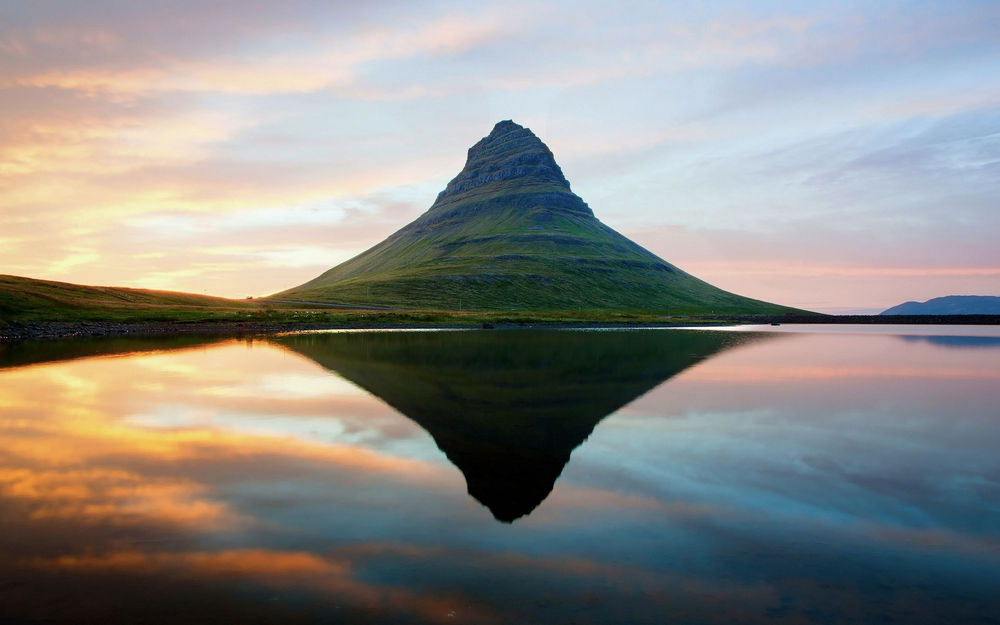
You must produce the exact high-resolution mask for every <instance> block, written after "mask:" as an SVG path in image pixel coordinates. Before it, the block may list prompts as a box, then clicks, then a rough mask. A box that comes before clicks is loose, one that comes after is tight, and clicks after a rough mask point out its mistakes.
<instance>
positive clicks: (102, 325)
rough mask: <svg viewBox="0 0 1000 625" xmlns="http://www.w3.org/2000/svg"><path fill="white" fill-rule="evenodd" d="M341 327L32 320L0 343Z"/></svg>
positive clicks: (3, 333) (2, 334) (10, 329)
mask: <svg viewBox="0 0 1000 625" xmlns="http://www.w3.org/2000/svg"><path fill="white" fill-rule="evenodd" d="M335 327H340V326H336V325H333V324H314V323H313V324H310V323H261V322H250V321H205V322H193V323H183V322H170V321H147V322H134V323H117V322H105V321H83V322H32V323H21V324H14V325H8V326H0V343H13V342H18V341H29V340H38V339H61V338H73V337H100V336H166V335H171V336H175V335H184V334H201V335H226V336H245V335H254V334H271V333H274V332H291V331H295V330H314V329H324V328H335Z"/></svg>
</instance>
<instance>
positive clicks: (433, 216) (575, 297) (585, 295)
mask: <svg viewBox="0 0 1000 625" xmlns="http://www.w3.org/2000/svg"><path fill="white" fill-rule="evenodd" d="M274 297H275V298H280V299H295V300H302V301H319V302H334V303H343V304H360V305H364V304H372V305H381V306H394V307H402V308H431V309H444V310H455V309H459V308H463V309H465V310H474V309H478V310H577V309H587V310H590V309H601V310H608V309H615V310H647V311H664V312H672V313H675V314H677V313H688V314H691V313H695V314H697V313H710V312H718V313H736V312H738V313H772V314H773V313H781V312H784V311H786V310H788V309H787V308H784V307H781V306H777V305H774V304H768V303H766V302H761V301H758V300H752V299H748V298H745V297H741V296H738V295H734V294H732V293H729V292H726V291H723V290H721V289H718V288H716V287H714V286H712V285H710V284H708V283H706V282H704V281H702V280H699V279H698V278H695V277H694V276H692V275H690V274H687V273H685V272H683V271H681V270H680V269H678V268H677V267H675V266H673V265H671V264H670V263H668V262H666V261H665V260H663V259H661V258H659V257H658V256H656V255H655V254H653V253H652V252H650V251H648V250H646V249H644V248H642V247H641V246H639V245H637V244H636V243H633V242H632V241H630V240H629V239H628V238H626V237H624V236H622V235H621V234H619V233H618V232H616V231H614V230H613V229H611V228H609V227H608V226H606V225H604V224H603V223H601V222H600V221H599V220H598V219H597V218H596V217H595V216H594V213H593V211H592V210H591V209H590V207H589V206H587V204H586V202H584V201H583V200H582V199H581V198H580V197H579V196H577V195H576V194H574V193H573V191H572V190H571V189H570V185H569V182H568V181H567V180H566V177H565V176H563V173H562V170H561V169H560V168H559V165H558V164H557V163H556V161H555V158H554V157H553V156H552V152H551V151H550V150H549V149H548V147H546V145H545V144H544V143H542V141H541V140H540V139H539V138H538V137H536V136H535V135H534V133H532V132H531V130H529V129H527V128H524V127H523V126H520V125H518V124H516V123H514V122H512V121H510V120H507V121H502V122H500V123H498V124H497V125H496V126H495V127H494V128H493V131H492V132H491V133H490V134H489V135H488V136H486V137H484V138H483V139H482V140H480V141H479V142H478V143H476V144H475V145H474V146H472V148H470V149H469V155H468V159H467V161H466V163H465V167H464V168H463V169H462V171H461V173H459V174H458V175H457V176H456V177H455V178H454V179H453V180H452V181H451V182H449V183H448V186H447V187H446V188H445V190H444V191H442V192H441V193H440V194H439V195H438V197H437V200H436V201H435V202H434V204H433V205H432V206H431V207H430V209H429V210H428V211H427V212H426V213H424V214H423V215H421V216H420V217H418V218H417V219H416V220H414V221H413V222H412V223H410V224H409V225H407V226H405V227H404V228H402V229H401V230H399V231H397V232H396V233H395V234H393V235H391V236H390V237H389V238H387V239H386V240H384V241H382V242H381V243H379V244H378V245H376V246H375V247H373V248H371V249H369V250H367V251H366V252H363V253H362V254H359V255H358V256H356V257H354V258H352V259H351V260H348V261H347V262H344V263H342V264H340V265H338V266H336V267H334V268H333V269H330V270H329V271H327V272H325V273H323V274H322V275H320V276H319V277H317V278H315V279H314V280H311V281H309V282H306V283H305V284H303V285H301V286H298V287H295V288H293V289H290V290H287V291H284V292H282V293H279V294H277V295H275V296H274Z"/></svg>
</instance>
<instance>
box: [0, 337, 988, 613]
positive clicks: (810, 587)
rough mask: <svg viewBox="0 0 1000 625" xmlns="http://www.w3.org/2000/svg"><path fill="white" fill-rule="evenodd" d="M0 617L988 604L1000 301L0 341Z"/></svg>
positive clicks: (847, 609)
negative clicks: (866, 312) (632, 326)
mask: <svg viewBox="0 0 1000 625" xmlns="http://www.w3.org/2000/svg"><path fill="white" fill-rule="evenodd" d="M0 622H4V623H21V622H46V623H139V622H141V623H161V622H163V623H177V622H185V623H200V622H217V623H259V622H264V623H300V622H301V623H316V622H329V623H354V622H358V623H657V624H660V623H727V624H731V623H740V624H743V623H789V624H791V623H795V624H800V623H904V624H919V623H950V624H954V623H976V624H981V623H996V622H1000V328H996V327H990V328H984V327H965V328H962V327H948V328H942V327H916V326H908V327H886V326H883V327H860V328H859V327H857V326H850V327H839V328H837V327H822V326H811V327H803V326H799V327H793V326H781V327H776V328H770V327H754V328H738V329H735V330H727V331H715V330H677V329H669V330H667V329H659V330H615V331H552V330H548V331H541V330H525V331H518V330H511V331H494V332H485V331H461V332H458V331H454V332H449V331H440V332H340V333H313V334H297V335H285V336H278V337H271V338H267V339H263V340H254V341H249V340H219V339H200V338H192V337H183V338H173V339H163V338H160V339H104V340H91V341H58V342H46V343H36V344H32V343H26V344H21V345H14V346H0Z"/></svg>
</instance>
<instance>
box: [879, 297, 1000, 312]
mask: <svg viewBox="0 0 1000 625" xmlns="http://www.w3.org/2000/svg"><path fill="white" fill-rule="evenodd" d="M879 314H881V315H1000V297H998V296H995V295H947V296H945V297H935V298H933V299H929V300H927V301H926V302H905V303H903V304H900V305H898V306H893V307H892V308H889V309H887V310H883V311H882V312H881V313H879Z"/></svg>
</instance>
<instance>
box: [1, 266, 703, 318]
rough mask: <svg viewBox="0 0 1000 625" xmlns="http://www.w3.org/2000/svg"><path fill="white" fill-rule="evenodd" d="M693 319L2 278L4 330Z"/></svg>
mask: <svg viewBox="0 0 1000 625" xmlns="http://www.w3.org/2000/svg"><path fill="white" fill-rule="evenodd" d="M671 321H673V322H682V321H689V320H688V319H685V318H683V317H681V316H674V317H668V316H663V315H656V314H651V313H649V312H648V311H646V312H644V311H640V310H633V311H629V310H624V311H607V310H600V309H595V310H587V309H578V310H573V311H520V312H518V311H478V312H476V311H449V310H399V311H386V310H344V309H338V308H329V307H323V306H313V305H306V304H282V303H275V302H271V301H268V300H231V299H225V298H221V297H210V296H205V295H194V294H190V293H177V292H171V291H149V290H144V289H130V288H122V287H93V286H83V285H78V284H69V283H66V282H52V281H48V280H34V279H31V278H22V277H17V276H7V275H0V326H4V325H9V324H26V323H51V322H58V323H74V322H80V323H86V322H110V323H144V322H178V323H206V322H253V323H266V324H323V325H344V326H354V327H379V326H408V325H413V326H417V325H478V324H482V323H493V324H497V325H500V324H537V323H552V324H559V323H654V322H657V323H666V322H671Z"/></svg>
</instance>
